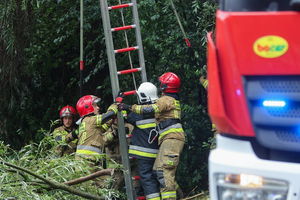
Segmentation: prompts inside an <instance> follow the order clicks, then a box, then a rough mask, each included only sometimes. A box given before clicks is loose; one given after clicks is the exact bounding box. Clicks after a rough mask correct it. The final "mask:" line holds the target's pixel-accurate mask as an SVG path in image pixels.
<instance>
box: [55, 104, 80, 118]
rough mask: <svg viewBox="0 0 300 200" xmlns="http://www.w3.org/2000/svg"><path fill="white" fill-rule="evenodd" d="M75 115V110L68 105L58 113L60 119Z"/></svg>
mask: <svg viewBox="0 0 300 200" xmlns="http://www.w3.org/2000/svg"><path fill="white" fill-rule="evenodd" d="M76 114H77V112H76V110H75V108H74V107H72V106H69V105H67V106H65V107H63V108H62V109H61V110H60V111H59V116H60V118H63V117H67V116H71V117H75V115H76Z"/></svg>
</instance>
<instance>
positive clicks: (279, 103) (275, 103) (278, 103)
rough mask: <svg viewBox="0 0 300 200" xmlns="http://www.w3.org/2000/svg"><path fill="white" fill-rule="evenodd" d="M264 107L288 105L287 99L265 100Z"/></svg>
mask: <svg viewBox="0 0 300 200" xmlns="http://www.w3.org/2000/svg"><path fill="white" fill-rule="evenodd" d="M262 104H263V106H264V107H273V108H283V107H285V106H286V101H284V100H264V101H263V103H262Z"/></svg>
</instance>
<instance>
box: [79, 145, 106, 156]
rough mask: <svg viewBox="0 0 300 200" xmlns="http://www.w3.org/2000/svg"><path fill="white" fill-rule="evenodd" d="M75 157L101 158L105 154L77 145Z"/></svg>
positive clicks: (89, 147) (98, 150) (96, 149)
mask: <svg viewBox="0 0 300 200" xmlns="http://www.w3.org/2000/svg"><path fill="white" fill-rule="evenodd" d="M76 155H78V156H83V157H91V156H93V157H97V158H101V157H103V156H104V155H105V154H103V153H102V151H101V149H99V148H96V147H92V146H86V145H78V146H77V150H76Z"/></svg>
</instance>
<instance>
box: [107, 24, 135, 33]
mask: <svg viewBox="0 0 300 200" xmlns="http://www.w3.org/2000/svg"><path fill="white" fill-rule="evenodd" d="M135 27H136V26H135V25H128V26H120V27H115V28H112V29H111V31H112V32H114V31H122V30H127V29H132V28H135Z"/></svg>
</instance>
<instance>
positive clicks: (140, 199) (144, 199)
mask: <svg viewBox="0 0 300 200" xmlns="http://www.w3.org/2000/svg"><path fill="white" fill-rule="evenodd" d="M136 200H146V197H144V196H139V197H136Z"/></svg>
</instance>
